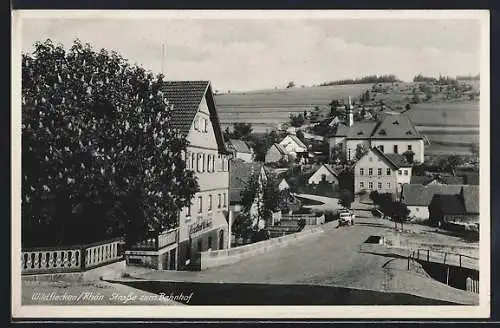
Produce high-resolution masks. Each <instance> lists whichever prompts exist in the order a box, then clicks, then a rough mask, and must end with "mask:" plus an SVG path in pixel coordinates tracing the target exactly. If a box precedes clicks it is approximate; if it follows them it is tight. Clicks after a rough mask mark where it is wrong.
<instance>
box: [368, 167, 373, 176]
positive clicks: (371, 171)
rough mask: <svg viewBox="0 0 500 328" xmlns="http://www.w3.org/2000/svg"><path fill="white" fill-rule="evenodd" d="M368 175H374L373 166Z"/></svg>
mask: <svg viewBox="0 0 500 328" xmlns="http://www.w3.org/2000/svg"><path fill="white" fill-rule="evenodd" d="M368 175H373V169H372V168H371V167H370V168H369V169H368Z"/></svg>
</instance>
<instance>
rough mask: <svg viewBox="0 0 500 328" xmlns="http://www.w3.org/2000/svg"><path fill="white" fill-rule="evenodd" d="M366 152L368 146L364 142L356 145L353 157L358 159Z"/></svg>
mask: <svg viewBox="0 0 500 328" xmlns="http://www.w3.org/2000/svg"><path fill="white" fill-rule="evenodd" d="M366 153H368V147H367V146H366V145H365V144H359V145H357V146H356V152H355V154H354V158H355V160H356V161H359V160H360V159H361V158H362V157H363V156H365V154H366Z"/></svg>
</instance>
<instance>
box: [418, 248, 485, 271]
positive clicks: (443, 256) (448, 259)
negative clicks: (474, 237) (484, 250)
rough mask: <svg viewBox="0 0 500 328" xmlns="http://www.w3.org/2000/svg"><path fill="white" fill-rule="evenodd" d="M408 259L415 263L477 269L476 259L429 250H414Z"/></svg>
mask: <svg viewBox="0 0 500 328" xmlns="http://www.w3.org/2000/svg"><path fill="white" fill-rule="evenodd" d="M410 258H411V259H413V260H417V261H426V262H434V263H440V264H447V265H453V266H457V267H460V268H462V267H464V268H469V269H476V270H478V269H479V259H478V258H476V257H473V256H468V255H463V254H457V253H450V252H439V251H432V250H429V249H416V250H413V251H412V252H411V254H410Z"/></svg>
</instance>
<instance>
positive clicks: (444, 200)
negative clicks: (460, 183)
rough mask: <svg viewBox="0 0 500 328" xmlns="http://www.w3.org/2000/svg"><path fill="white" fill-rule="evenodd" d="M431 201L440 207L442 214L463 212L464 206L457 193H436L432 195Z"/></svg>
mask: <svg viewBox="0 0 500 328" xmlns="http://www.w3.org/2000/svg"><path fill="white" fill-rule="evenodd" d="M431 203H432V204H433V205H434V206H437V207H438V208H439V209H441V211H442V212H443V214H465V208H464V206H463V204H462V202H461V201H460V196H459V195H442V194H437V195H434V197H433V198H432V201H431Z"/></svg>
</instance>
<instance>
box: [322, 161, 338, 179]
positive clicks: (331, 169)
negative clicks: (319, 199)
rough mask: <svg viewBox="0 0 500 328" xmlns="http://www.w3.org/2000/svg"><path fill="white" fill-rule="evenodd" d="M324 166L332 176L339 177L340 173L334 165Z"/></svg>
mask: <svg viewBox="0 0 500 328" xmlns="http://www.w3.org/2000/svg"><path fill="white" fill-rule="evenodd" d="M324 166H325V167H326V168H327V169H328V171H330V173H331V174H333V175H334V176H336V177H338V176H339V173H338V172H337V170H336V169H335V168H334V167H333V166H332V165H330V164H324Z"/></svg>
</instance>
